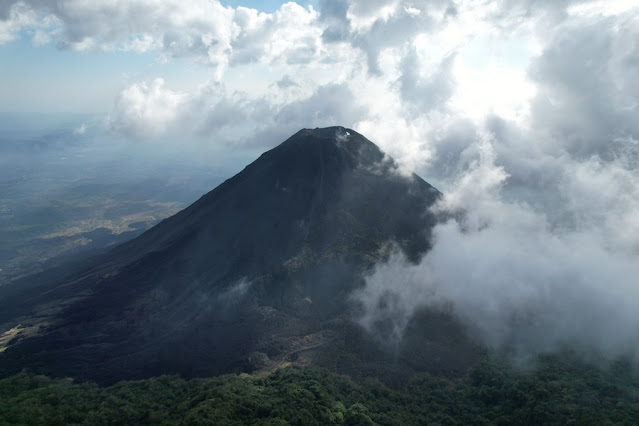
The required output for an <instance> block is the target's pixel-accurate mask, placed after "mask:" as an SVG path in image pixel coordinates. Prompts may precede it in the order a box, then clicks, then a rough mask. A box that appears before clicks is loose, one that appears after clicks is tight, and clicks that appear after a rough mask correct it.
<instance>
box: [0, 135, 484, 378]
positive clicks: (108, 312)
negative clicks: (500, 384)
mask: <svg viewBox="0 0 639 426" xmlns="http://www.w3.org/2000/svg"><path fill="white" fill-rule="evenodd" d="M440 195H441V194H440V193H439V192H438V191H437V190H436V189H435V188H433V187H432V186H430V185H429V184H428V183H426V182H425V181H424V180H422V179H421V178H420V177H418V176H417V175H414V174H413V175H411V176H405V175H402V174H400V173H398V172H397V170H396V165H395V162H394V160H393V159H392V158H390V157H388V156H387V155H385V154H384V153H383V152H382V151H381V150H380V149H379V148H378V147H377V146H376V145H375V144H373V143H372V142H370V141H369V140H367V139H366V138H365V137H363V136H362V135H360V134H358V133H357V132H355V131H353V130H350V129H345V128H342V127H330V128H326V129H315V130H309V129H304V130H301V131H299V132H298V133H296V134H295V135H293V136H292V137H290V138H289V139H288V140H286V141H285V142H283V143H282V144H281V145H279V146H278V147H276V148H274V149H272V150H270V151H268V152H265V153H264V154H262V155H261V156H260V157H259V158H258V159H257V160H256V161H254V162H253V163H251V164H250V165H248V166H247V167H246V168H245V169H244V170H243V171H242V172H240V173H238V174H237V175H236V176H234V177H232V178H231V179H229V180H227V181H226V182H224V183H223V184H221V185H220V186H218V187H217V188H215V189H214V190H213V191H211V192H209V193H208V194H206V195H204V196H203V197H202V198H200V199H199V200H198V201H197V202H195V203H194V204H193V205H191V206H190V207H188V208H186V209H184V210H183V211H181V212H179V213H178V214H176V215H174V216H173V217H171V218H168V219H166V220H164V221H162V222H161V223H159V224H158V225H157V226H155V227H153V228H151V229H150V230H148V231H147V232H145V233H144V234H142V235H141V236H139V237H138V238H135V239H133V240H131V241H129V242H127V243H125V244H123V245H121V246H119V247H117V248H115V249H114V250H112V251H111V252H110V253H108V254H107V255H104V256H102V257H101V258H99V259H97V260H94V261H92V262H91V263H88V264H85V265H84V266H82V267H75V268H70V269H69V270H64V271H57V272H56V273H51V274H50V275H49V276H47V275H46V274H43V275H41V276H40V278H38V279H35V280H34V281H32V282H29V283H17V284H15V285H12V286H9V287H7V288H5V287H2V288H0V324H1V325H0V333H2V332H5V331H11V333H12V339H11V341H10V342H8V343H7V345H6V350H5V351H4V352H3V353H0V373H1V374H2V375H6V374H10V373H12V372H15V371H17V370H20V369H22V368H28V369H32V370H35V371H37V372H40V373H45V374H50V375H64V376H72V377H80V378H88V379H92V380H97V381H101V382H113V381H116V380H121V379H125V378H138V377H146V376H151V375H157V374H165V373H179V374H183V375H185V376H205V375H213V374H218V373H224V372H240V371H253V370H264V369H266V370H268V369H269V368H276V367H277V366H278V365H281V364H283V363H289V362H294V363H295V362H297V363H300V364H302V365H306V364H317V365H323V366H326V367H329V368H332V369H335V370H337V371H341V372H346V373H352V374H376V375H378V376H380V377H386V376H387V377H398V375H399V376H401V375H402V374H410V373H411V372H412V371H416V370H424V369H427V370H445V371H453V370H456V369H464V368H465V367H466V366H467V364H468V363H469V362H471V360H472V359H473V356H472V352H473V351H474V349H473V347H472V345H471V344H470V343H468V341H467V339H465V337H464V335H463V330H461V329H460V328H459V327H458V326H457V325H456V324H455V323H454V322H453V321H452V320H451V319H450V318H448V317H447V316H446V315H445V314H437V313H429V314H428V315H426V314H425V315H422V316H418V318H417V319H416V321H420V320H419V318H422V320H423V321H427V322H428V327H420V326H419V324H418V323H415V324H413V325H412V326H411V327H409V333H407V339H408V340H407V342H406V344H405V345H403V347H404V348H406V350H404V351H403V352H400V353H397V348H395V349H394V350H393V351H391V350H388V348H384V347H383V345H380V344H379V343H378V341H377V340H376V339H374V337H372V336H369V335H368V334H367V333H366V332H364V331H363V330H362V329H360V328H359V326H357V324H356V323H354V322H353V320H352V319H353V315H354V309H355V307H354V306H353V304H352V302H351V301H350V299H349V295H350V293H351V292H352V291H353V290H354V289H356V288H358V287H359V286H361V285H363V276H365V274H366V273H367V271H369V270H370V268H371V267H372V266H373V265H374V264H375V263H376V262H379V261H381V260H383V259H384V258H385V256H386V255H387V250H385V248H386V247H387V245H388V243H389V242H392V243H393V244H395V245H397V246H399V247H400V248H401V249H402V250H403V251H404V252H405V253H406V254H407V255H408V257H409V258H411V259H414V260H417V259H419V258H420V257H421V256H422V255H423V254H424V253H426V252H427V251H428V249H429V247H430V230H431V229H432V227H433V226H434V224H435V223H436V221H437V218H436V217H435V216H434V215H433V214H432V213H430V212H429V210H428V208H429V206H431V205H432V204H433V203H434V202H435V201H436V200H437V199H438V198H439V197H440ZM439 325H441V327H439ZM16 327H17V328H16ZM420 330H436V333H433V334H432V336H434V337H432V338H431V337H429V335H428V333H427V332H425V333H426V334H424V333H421V332H420ZM442 335H445V338H440V337H437V336H442ZM453 354H454V356H453ZM431 355H432V356H431ZM398 360H399V361H398ZM450 360H454V362H453V361H450Z"/></svg>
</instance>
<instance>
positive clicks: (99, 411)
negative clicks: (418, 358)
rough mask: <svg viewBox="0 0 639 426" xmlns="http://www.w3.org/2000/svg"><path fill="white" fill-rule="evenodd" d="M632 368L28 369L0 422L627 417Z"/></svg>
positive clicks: (7, 389)
mask: <svg viewBox="0 0 639 426" xmlns="http://www.w3.org/2000/svg"><path fill="white" fill-rule="evenodd" d="M637 422H639V376H638V375H637V372H636V371H635V370H633V369H632V368H631V367H629V366H628V365H623V364H617V365H615V366H613V367H611V368H609V369H607V370H606V371H603V370H600V369H597V368H594V367H588V366H585V365H583V364H576V363H572V362H569V361H568V360H566V359H563V360H559V359H556V358H555V359H550V358H547V359H544V360H541V361H540V362H539V364H538V365H537V367H536V368H535V369H534V370H532V371H529V372H523V371H520V370H515V369H513V368H512V367H509V366H508V365H507V364H505V363H501V362H498V361H494V360H493V361H486V362H484V363H482V364H481V365H479V366H477V367H476V368H474V369H472V370H471V371H470V372H469V374H468V376H467V377H464V378H458V379H444V378H438V377H433V376H430V375H420V376H418V377H416V378H415V379H414V380H413V381H412V382H411V383H409V384H408V385H407V386H406V387H405V388H404V389H389V388H388V387H386V386H384V385H383V384H381V383H380V382H378V381H375V380H368V381H364V382H360V383H355V382H353V381H352V380H350V379H349V378H347V377H344V376H339V375H336V374H333V373H330V372H328V371H326V370H320V369H314V368H307V369H296V368H287V369H283V370H279V371H277V372H275V373H272V374H270V375H265V376H258V375H253V376H251V375H247V374H242V375H239V376H234V375H226V376H221V377H216V378H208V379H192V380H188V381H187V380H184V379H182V378H179V377H174V376H162V377H157V378H151V379H147V380H139V381H131V382H120V383H117V384H115V385H113V386H110V387H99V386H97V385H95V384H91V383H74V382H73V381H72V380H70V379H51V378H47V377H44V376H36V375H33V374H30V373H26V372H23V373H20V374H18V375H15V376H12V377H9V378H6V379H3V380H1V381H0V423H3V424H4V423H8V424H12V423H20V424H47V423H48V424H74V423H75V424H144V423H158V424H174V423H182V424H215V425H226V424H262V425H284V424H289V423H290V424H300V425H312V424H376V423H378V424H401V425H408V424H426V423H433V424H513V423H520V424H521V423H527V424H543V423H561V424H567V423H574V424H593V425H594V424H597V425H604V424H637Z"/></svg>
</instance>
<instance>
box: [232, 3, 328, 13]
mask: <svg viewBox="0 0 639 426" xmlns="http://www.w3.org/2000/svg"><path fill="white" fill-rule="evenodd" d="M220 3H222V4H223V5H225V6H231V7H233V8H236V7H238V6H244V7H248V8H251V9H257V10H259V11H260V12H266V13H273V12H275V11H276V10H278V9H279V8H280V6H282V5H283V4H284V3H287V2H286V1H279V0H222V1H221V2H220ZM295 3H297V4H299V5H300V6H304V7H307V6H309V5H311V6H313V8H314V9H315V10H317V0H298V1H296V2H295Z"/></svg>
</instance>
